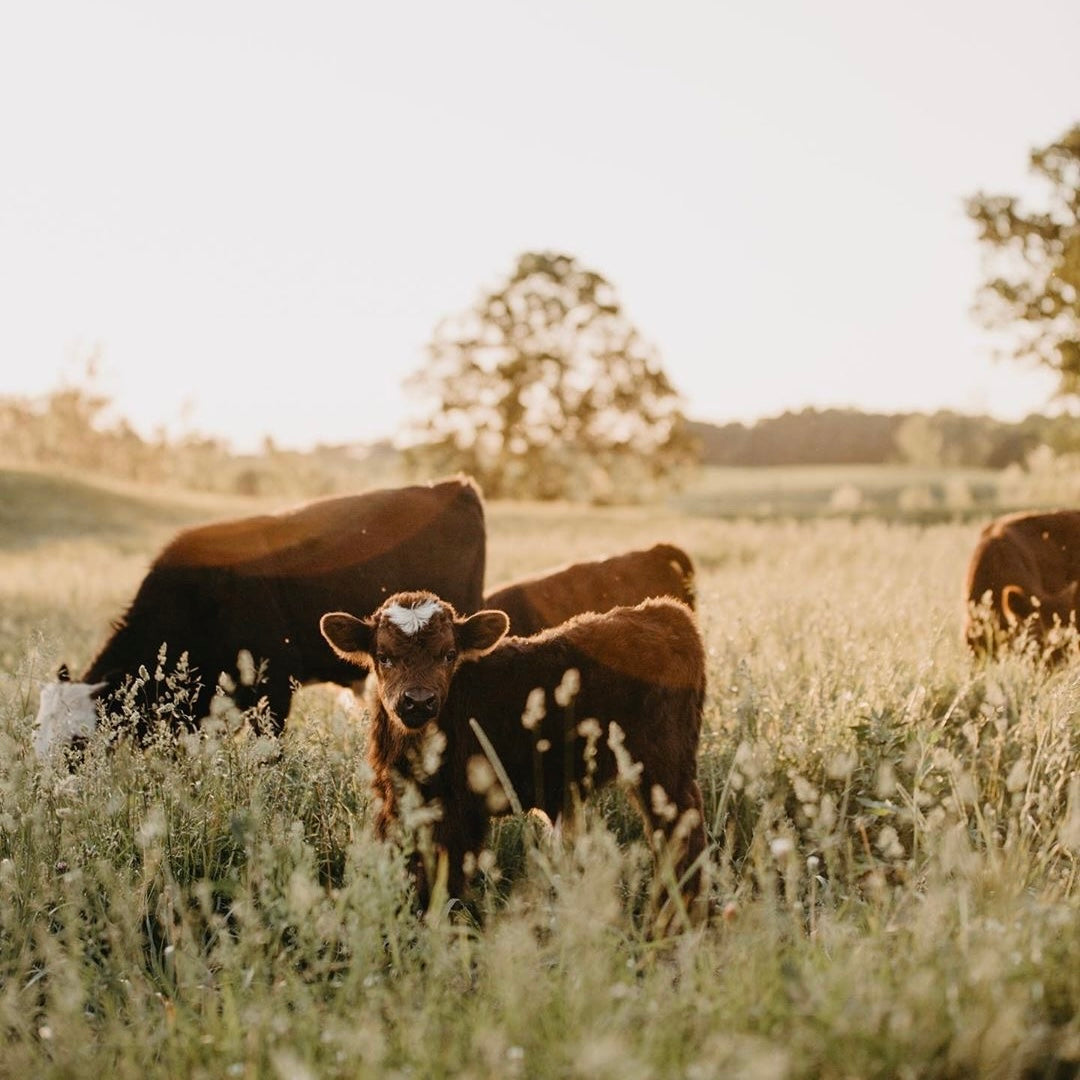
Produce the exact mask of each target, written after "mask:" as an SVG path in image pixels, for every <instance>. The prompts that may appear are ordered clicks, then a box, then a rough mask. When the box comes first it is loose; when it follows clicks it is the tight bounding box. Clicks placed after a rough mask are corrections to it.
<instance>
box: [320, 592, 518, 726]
mask: <svg viewBox="0 0 1080 1080" xmlns="http://www.w3.org/2000/svg"><path fill="white" fill-rule="evenodd" d="M508 626H509V619H508V618H507V617H506V614H505V613H504V612H501V611H478V612H477V613H476V614H475V615H470V616H469V617H468V618H462V617H461V616H459V615H458V614H457V613H456V612H455V611H454V609H453V607H452V606H451V605H450V604H448V603H446V601H444V600H440V599H439V598H438V597H437V596H435V595H434V594H432V593H397V594H395V595H394V596H391V597H390V598H389V599H388V600H387V601H386V602H385V603H384V604H383V605H382V607H380V608H379V609H378V611H376V612H375V614H374V615H372V616H371V617H370V618H367V619H358V618H356V616H354V615H349V614H347V613H346V612H343V611H334V612H330V613H328V614H326V615H324V616H323V617H322V619H321V620H320V622H319V627H320V629H321V630H322V634H323V637H324V638H326V640H327V641H328V642H329V643H330V645H331V647H332V648H333V649H334V651H335V652H336V653H337V654H338V655H339V656H341V657H342V658H343V659H345V660H349V661H351V662H352V663H355V664H357V665H360V666H362V667H369V668H371V670H372V671H374V673H375V680H376V685H377V687H378V694H379V700H380V701H381V702H382V706H383V708H384V709H385V710H386V712H387V714H388V715H389V716H390V717H391V718H392V719H394V720H396V721H397V722H398V723H399V724H401V725H402V726H403V727H405V728H407V729H409V730H410V731H417V730H419V729H421V728H423V727H424V726H425V725H427V724H429V723H431V722H432V721H435V722H437V721H438V719H439V716H440V715H441V713H442V709H443V706H444V705H445V704H446V697H447V694H449V692H450V684H451V682H452V680H453V678H454V673H455V672H456V671H457V669H458V667H459V666H460V665H461V663H462V662H463V661H465V660H471V659H475V658H476V657H478V656H483V655H484V654H485V653H487V652H490V651H491V650H492V649H493V648H494V647H495V646H496V645H497V644H498V642H499V641H500V639H501V638H502V637H503V635H504V634H505V633H506V631H507V628H508Z"/></svg>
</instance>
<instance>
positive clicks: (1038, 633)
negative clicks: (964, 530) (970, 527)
mask: <svg viewBox="0 0 1080 1080" xmlns="http://www.w3.org/2000/svg"><path fill="white" fill-rule="evenodd" d="M1078 582H1080V511H1078V510H1059V511H1056V512H1047V513H1019V514H1009V515H1007V516H1005V517H1001V518H998V519H997V520H996V521H992V522H990V524H989V525H987V526H986V527H985V528H984V529H983V530H982V533H981V534H980V536H979V541H978V544H977V545H976V547H975V551H974V552H973V554H972V556H971V563H970V565H969V567H968V573H967V617H966V619H965V623H964V636H965V638H966V639H967V642H968V644H969V645H970V647H971V649H972V650H973V651H974V652H975V653H976V654H977V655H986V654H990V655H992V654H994V653H996V652H997V651H998V650H999V649H1000V648H1001V647H1002V646H1003V645H1005V644H1007V643H1008V642H1010V641H1012V640H1015V639H1016V638H1017V637H1018V636H1020V635H1021V634H1022V633H1025V632H1026V633H1027V634H1029V635H1030V636H1031V638H1033V639H1034V640H1035V641H1036V642H1037V643H1038V644H1039V645H1040V646H1048V645H1049V646H1053V645H1054V644H1055V643H1054V642H1053V641H1052V640H1051V639H1052V638H1053V636H1054V635H1053V631H1054V628H1055V626H1068V625H1069V624H1070V622H1074V621H1075V619H1076V613H1077V599H1078V597H1077V587H1078Z"/></svg>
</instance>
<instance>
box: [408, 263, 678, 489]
mask: <svg viewBox="0 0 1080 1080" xmlns="http://www.w3.org/2000/svg"><path fill="white" fill-rule="evenodd" d="M428 354H429V360H428V363H427V364H426V366H424V367H423V368H422V369H420V371H418V372H417V373H416V374H415V375H414V376H412V377H411V378H410V379H409V380H408V385H409V387H410V388H411V389H412V390H414V391H416V392H418V393H419V394H421V395H425V396H426V397H428V398H429V399H430V402H431V404H432V409H431V411H430V413H429V415H428V416H427V418H426V419H425V420H424V421H423V422H422V423H421V424H420V425H419V430H418V431H417V433H416V436H417V437H416V441H415V442H414V444H413V446H412V447H411V449H410V451H409V456H410V458H411V459H412V461H413V463H414V464H417V465H421V466H423V467H424V468H427V469H432V468H433V469H436V470H439V471H446V470H448V469H461V470H464V471H466V472H469V473H471V474H472V475H473V476H475V477H476V478H477V480H479V481H480V483H481V484H482V485H483V488H484V490H485V492H486V493H487V494H489V495H491V496H494V497H500V496H501V497H505V496H519V497H531V498H541V499H545V498H546V499H551V498H574V499H588V500H592V501H600V500H621V499H627V498H632V497H640V496H642V495H644V494H646V493H649V492H651V491H653V490H654V489H655V488H656V487H657V486H658V485H661V484H662V483H664V482H670V480H671V479H672V477H673V475H674V474H675V473H677V471H678V470H679V469H680V468H681V467H682V466H684V465H685V464H687V463H689V462H690V461H692V460H693V459H694V456H695V445H696V444H695V443H694V441H693V440H692V439H691V438H690V436H689V434H688V433H687V430H686V425H685V422H684V420H683V416H682V413H681V411H680V402H679V397H678V394H677V393H676V391H675V389H674V388H673V386H672V384H671V383H670V382H669V380H668V378H667V376H666V375H665V374H664V371H663V369H662V368H661V365H660V361H659V358H658V356H657V352H656V350H655V349H654V348H653V347H652V346H651V345H650V344H648V343H647V342H646V341H645V340H644V339H643V338H642V337H641V335H640V334H639V333H638V331H637V330H636V329H635V327H634V326H633V325H632V324H631V323H630V321H629V320H628V319H627V317H626V315H625V314H624V313H623V310H622V307H621V306H620V304H619V300H618V297H617V296H616V294H615V290H614V288H613V287H612V286H611V284H610V282H608V281H607V280H605V278H604V277H602V276H601V275H600V274H598V273H596V272H595V271H592V270H589V269H586V268H585V267H583V266H581V264H580V263H579V262H578V261H577V260H576V259H574V258H573V257H571V256H569V255H563V254H559V253H555V252H528V253H526V254H524V255H522V256H520V258H519V259H518V260H517V265H516V266H515V267H514V269H513V272H512V273H511V274H510V276H509V278H508V279H507V280H506V281H504V282H503V283H502V284H501V285H499V287H498V288H496V289H494V290H493V291H491V292H488V293H486V294H485V295H482V296H481V297H480V299H479V300H478V301H477V303H476V304H475V305H474V306H473V307H472V308H470V309H468V310H467V311H464V312H462V313H460V314H459V315H456V316H453V317H451V318H448V319H445V320H443V322H441V323H440V324H439V326H438V327H437V328H436V331H435V334H434V337H433V339H432V341H431V343H430V345H429V346H428Z"/></svg>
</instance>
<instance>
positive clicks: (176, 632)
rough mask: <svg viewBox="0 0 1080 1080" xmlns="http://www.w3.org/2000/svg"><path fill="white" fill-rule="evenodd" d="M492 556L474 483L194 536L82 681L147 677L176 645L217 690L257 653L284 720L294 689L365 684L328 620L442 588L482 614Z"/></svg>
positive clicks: (144, 592) (157, 570) (240, 523)
mask: <svg viewBox="0 0 1080 1080" xmlns="http://www.w3.org/2000/svg"><path fill="white" fill-rule="evenodd" d="M485 551H486V540H485V530H484V511H483V505H482V502H481V499H480V495H479V492H478V490H477V488H476V486H475V484H473V483H472V482H471V481H469V480H466V479H454V480H447V481H443V482H441V483H436V484H431V485H416V486H411V487H403V488H392V489H385V490H377V491H371V492H365V493H362V494H358V495H351V496H342V497H337V498H330V499H322V500H318V501H316V502H313V503H309V504H306V505H304V506H302V507H299V508H298V509H295V510H291V511H286V512H283V513H281V514H271V515H259V516H255V517H249V518H243V519H238V520H235V521H226V522H219V523H214V524H210V525H205V526H200V527H197V528H194V529H189V530H186V531H184V532H182V533H180V534H178V536H177V537H176V538H175V539H174V540H173V541H172V542H171V543H170V544H169V545H168V546H167V547H166V548H165V549H163V551H162V552H161V554H160V555H159V556H158V558H157V559H156V560H155V561H154V563H153V565H152V566H151V568H150V570H149V572H148V573H147V575H146V576H145V578H144V579H143V581H142V583H141V585H140V587H139V590H138V592H137V593H136V596H135V598H134V600H133V601H132V604H131V606H130V607H129V609H128V612H127V614H126V615H125V616H124V617H123V619H121V620H120V622H119V623H118V624H117V626H116V628H115V630H114V632H113V634H112V636H111V637H110V639H109V641H108V642H107V643H106V645H105V646H104V648H103V649H102V650H101V652H100V653H99V655H98V657H97V658H96V659H95V661H94V662H93V663H92V664H91V666H90V668H89V669H88V671H87V673H86V675H85V676H84V678H85V679H86V680H87V681H96V680H98V679H109V680H112V679H114V678H115V677H116V676H117V675H118V673H131V672H133V671H134V670H135V669H137V667H138V665H140V664H146V665H147V667H148V668H149V667H151V666H152V664H153V658H154V657H155V656H156V653H157V649H158V648H159V646H160V645H161V643H162V642H166V643H168V655H169V657H170V658H171V659H172V660H175V659H176V658H177V657H178V655H179V653H180V652H181V651H187V652H188V653H189V656H190V660H191V663H192V664H193V665H194V666H197V667H198V668H199V669H200V671H201V673H202V675H203V679H204V682H207V681H208V682H209V685H210V689H211V690H212V687H213V685H214V683H215V682H216V677H217V674H218V673H219V672H220V671H223V670H224V671H230V670H234V669H235V666H236V659H237V654H238V652H239V650H240V649H246V650H247V651H248V652H250V653H251V654H252V656H253V658H254V659H255V660H256V661H259V660H266V661H267V662H268V665H269V673H270V676H271V679H272V680H273V683H274V692H273V694H272V696H273V697H274V698H275V700H274V701H272V702H271V708H272V710H273V711H277V712H283V711H286V710H287V705H288V696H289V695H288V690H287V686H288V681H289V680H291V679H295V680H297V681H299V682H305V681H313V680H317V681H332V682H340V683H343V684H346V685H348V684H350V683H351V682H353V681H355V679H356V678H357V677H358V672H357V670H356V668H355V667H354V666H350V665H346V664H344V663H343V662H342V661H340V660H339V659H338V657H337V656H336V655H335V654H334V652H333V650H331V649H330V648H329V647H328V646H327V645H326V642H325V641H324V640H323V638H322V636H321V634H320V632H319V618H320V617H321V615H322V614H323V613H324V612H326V611H330V610H334V609H336V608H345V609H348V610H354V611H360V612H369V611H373V610H375V609H376V608H377V607H378V606H379V605H380V604H381V603H382V601H383V600H384V599H385V598H386V597H387V596H388V595H390V594H391V593H394V592H398V591H400V590H402V589H405V588H426V589H431V590H432V591H435V592H438V593H440V594H441V595H443V596H445V597H446V598H447V599H449V600H451V602H452V603H453V604H454V605H455V607H459V610H461V611H464V612H469V611H475V610H476V609H477V608H479V606H480V604H481V601H482V598H483V577H484V562H485ZM204 696H205V695H204ZM201 704H202V706H203V707H205V704H206V703H205V701H204V702H202V703H201Z"/></svg>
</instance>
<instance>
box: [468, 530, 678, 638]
mask: <svg viewBox="0 0 1080 1080" xmlns="http://www.w3.org/2000/svg"><path fill="white" fill-rule="evenodd" d="M654 596H671V597H674V599H676V600H682V601H683V602H684V603H685V604H688V605H689V606H690V607H693V606H694V564H693V563H692V562H691V561H690V556H689V555H687V554H686V552H685V551H683V550H682V548H677V547H675V546H674V545H672V544H656V545H654V546H653V547H651V548H649V549H648V550H647V551H627V552H624V553H623V554H621V555H613V556H611V558H609V559H598V560H597V561H595V562H579V563H573V564H572V565H570V566H564V567H562V568H560V569H558V570H554V571H548V572H547V573H546V574H544V575H542V576H541V575H538V576H536V577H530V578H524V579H522V580H521V581H514V582H511V583H510V584H509V585H504V586H503V587H502V588H501V589H496V590H495V591H494V592H492V593H488V595H487V596H485V597H484V607H486V608H495V609H496V610H498V611H505V612H506V614H507V615H508V616H509V617H510V633H511V634H517V635H519V636H521V637H526V636H528V635H529V634H535V633H537V632H538V631H540V630H545V629H547V628H548V627H549V626H558V625H559V623H563V622H566V620H567V619H569V618H571V617H572V616H574V615H580V614H581V613H582V612H584V611H607V610H609V609H610V608H613V607H619V606H626V605H632V604H639V603H641V601H642V600H648V599H650V598H651V597H654Z"/></svg>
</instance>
